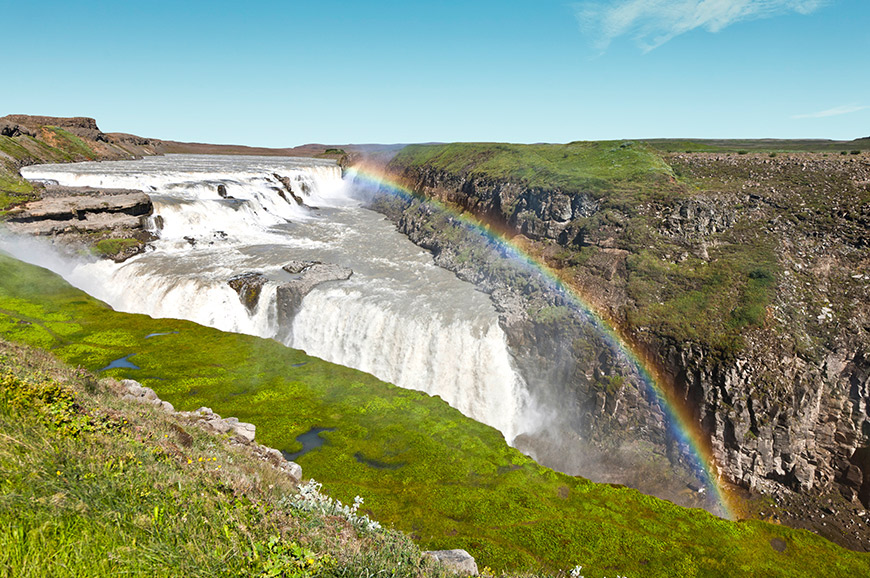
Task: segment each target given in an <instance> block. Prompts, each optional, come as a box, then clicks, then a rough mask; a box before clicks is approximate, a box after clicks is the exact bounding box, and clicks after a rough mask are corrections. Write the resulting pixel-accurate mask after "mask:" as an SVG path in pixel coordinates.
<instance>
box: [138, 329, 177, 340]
mask: <svg viewBox="0 0 870 578" xmlns="http://www.w3.org/2000/svg"><path fill="white" fill-rule="evenodd" d="M161 335H178V331H167V332H166V333H149V334H148V335H146V336H145V339H151V338H152V337H160V336H161Z"/></svg>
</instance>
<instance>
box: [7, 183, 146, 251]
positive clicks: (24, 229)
mask: <svg viewBox="0 0 870 578" xmlns="http://www.w3.org/2000/svg"><path fill="white" fill-rule="evenodd" d="M152 212H153V206H152V204H151V199H150V198H149V197H148V195H146V194H145V193H143V192H141V191H131V190H125V189H91V188H86V187H84V188H77V187H60V186H57V185H47V186H45V187H44V190H43V194H42V198H41V199H40V200H38V201H32V202H29V203H26V204H25V205H23V206H20V207H16V208H14V209H12V210H10V211H8V212H7V214H6V227H7V228H8V229H9V230H10V231H11V232H13V233H16V234H26V235H34V236H38V237H47V238H50V239H52V240H53V241H54V242H56V243H59V244H60V245H62V246H64V247H66V248H69V247H77V246H97V247H100V246H112V240H116V239H117V240H121V239H123V240H124V241H123V242H121V241H118V242H117V243H116V245H117V249H115V250H111V249H110V250H109V251H105V252H104V256H107V257H111V258H113V259H114V260H116V261H123V260H125V259H127V258H129V257H131V256H133V255H135V254H137V253H139V252H141V251H143V250H144V247H145V243H146V242H147V241H150V240H151V239H152V236H151V234H150V233H148V232H147V231H146V228H145V225H146V219H147V218H148V217H149V216H150V215H151V214H152ZM100 241H103V245H99V242H100Z"/></svg>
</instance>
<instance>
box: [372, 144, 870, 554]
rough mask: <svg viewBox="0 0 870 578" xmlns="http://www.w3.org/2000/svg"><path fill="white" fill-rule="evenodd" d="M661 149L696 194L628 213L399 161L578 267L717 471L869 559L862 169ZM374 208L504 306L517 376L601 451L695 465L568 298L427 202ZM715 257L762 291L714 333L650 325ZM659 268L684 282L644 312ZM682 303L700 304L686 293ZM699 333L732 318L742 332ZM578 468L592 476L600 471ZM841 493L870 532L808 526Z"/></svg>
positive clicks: (737, 281)
mask: <svg viewBox="0 0 870 578" xmlns="http://www.w3.org/2000/svg"><path fill="white" fill-rule="evenodd" d="M664 158H665V160H666V161H667V162H668V163H669V165H670V167H672V168H673V170H674V174H675V175H677V176H680V177H682V176H684V177H687V178H691V179H692V182H693V183H700V185H694V186H696V187H698V188H699V189H700V190H699V191H697V192H688V191H686V189H679V183H678V182H677V181H675V180H674V179H671V181H672V186H673V187H674V190H675V191H676V193H675V194H674V195H672V198H668V196H667V195H658V196H656V195H651V196H650V199H649V200H647V201H644V202H641V203H637V204H635V205H630V206H629V205H626V204H625V203H622V204H621V205H620V204H617V203H614V202H610V203H609V204H608V200H607V193H603V194H602V192H601V191H590V192H589V193H584V192H583V191H574V192H573V193H571V194H567V193H565V192H564V191H562V190H560V189H559V188H558V187H553V188H551V189H549V190H545V189H542V188H540V187H534V188H524V187H523V185H522V183H520V182H510V181H506V180H499V179H492V178H488V177H483V176H481V175H480V174H474V175H472V174H470V173H469V174H466V173H464V172H463V171H446V170H443V169H436V168H433V167H431V166H427V165H421V166H394V167H392V170H394V171H395V174H394V176H395V177H396V178H398V179H399V180H401V181H402V182H403V183H405V184H406V185H407V186H408V187H409V188H411V189H412V190H414V191H415V192H416V193H417V194H418V195H419V197H420V198H426V199H435V200H438V201H441V202H445V203H448V204H449V205H450V206H452V207H454V208H456V209H457V210H462V211H468V212H471V213H473V214H474V215H475V216H477V217H478V218H480V219H481V220H484V221H486V222H488V223H492V224H494V226H496V227H498V228H500V229H502V230H505V231H507V232H508V235H509V236H512V237H513V243H514V244H515V245H518V246H520V247H527V248H529V250H530V252H532V253H533V254H536V255H538V256H539V258H540V259H541V260H544V261H547V262H548V263H550V264H551V266H555V267H557V268H559V267H570V268H571V279H572V284H573V285H574V287H575V288H577V289H578V290H579V291H580V292H582V294H583V295H584V297H585V298H586V300H587V301H588V302H589V303H591V304H594V305H596V306H598V308H599V310H600V311H604V312H605V314H606V316H607V317H609V318H610V319H612V320H613V321H614V322H615V323H616V324H617V325H619V326H620V327H621V330H622V331H623V335H624V336H625V338H626V339H628V340H630V342H631V343H633V344H634V346H635V347H636V349H637V350H639V351H643V352H644V354H645V355H646V356H647V357H648V358H649V360H651V361H652V362H653V363H655V364H656V365H658V366H659V368H660V369H661V371H662V372H663V373H662V374H663V375H664V376H665V377H666V378H667V379H666V381H668V382H669V387H671V388H672V389H673V393H674V395H675V397H677V398H679V399H682V400H683V402H684V405H685V406H686V407H687V408H688V410H689V412H690V413H691V414H692V415H693V416H694V421H696V423H697V424H699V426H700V428H701V430H702V431H704V432H706V435H707V436H709V442H710V445H711V449H712V451H713V453H714V455H715V457H716V462H717V464H718V466H719V468H720V472H719V473H720V475H721V476H722V477H723V479H724V480H726V481H729V482H731V483H733V484H736V485H737V486H739V487H742V488H746V489H747V490H749V491H750V492H753V493H762V494H767V495H771V496H775V497H776V500H777V503H783V504H785V503H788V504H791V505H792V506H793V505H794V504H795V500H797V501H798V502H800V503H801V504H802V510H801V511H805V512H806V513H807V515H806V516H805V517H803V518H802V520H803V521H802V522H801V521H798V520H796V519H795V518H793V517H791V518H790V517H789V516H787V515H785V513H784V512H782V511H781V512H780V514H781V516H780V514H774V515H775V516H777V517H778V519H782V520H783V521H786V522H787V523H790V524H791V525H798V526H801V525H802V524H803V526H802V527H810V528H811V529H813V530H815V531H817V532H820V533H822V534H825V535H826V536H828V537H829V538H832V539H835V540H837V541H840V542H841V543H842V544H844V545H847V546H849V547H853V548H860V547H861V546H860V544H862V543H867V539H868V538H870V531H868V530H867V527H866V525H864V526H861V524H860V523H859V522H860V519H861V518H860V516H859V515H858V513H857V512H859V510H860V511H863V510H864V508H866V507H867V506H868V505H870V458H868V455H870V274H868V273H867V271H868V266H870V253H868V241H867V239H870V198H868V197H867V193H868V190H870V185H868V183H870V161H868V160H867V157H866V155H861V156H858V157H853V156H849V157H846V156H844V155H839V156H827V155H822V154H792V155H782V154H780V155H778V156H777V155H767V154H764V155H761V154H756V155H735V154H730V155H728V154H721V155H717V154H691V155H686V154H671V155H665V157H664ZM680 191H686V192H680ZM375 207H376V208H378V209H379V210H381V211H383V212H385V213H386V214H388V215H389V216H390V217H391V218H392V219H393V220H394V221H395V222H396V224H397V227H398V228H399V230H400V231H402V232H403V233H405V234H407V235H408V236H409V237H410V238H411V240H413V241H414V242H416V243H418V244H419V245H421V246H423V247H425V248H427V249H429V250H431V251H432V252H433V254H434V257H435V261H436V263H437V264H439V265H441V266H444V267H447V268H449V269H451V270H453V271H456V272H457V273H458V274H459V275H460V277H462V278H464V279H466V280H469V281H471V282H473V283H476V284H477V285H478V286H480V287H481V288H482V289H483V290H485V291H487V292H489V293H490V294H491V295H492V298H493V301H494V303H495V304H496V307H497V308H498V309H499V312H500V314H501V322H502V326H503V327H504V329H505V331H506V333H507V335H508V339H509V344H510V345H511V347H512V350H513V351H514V352H515V354H516V356H517V361H518V365H519V367H520V369H521V372H522V373H523V374H524V376H525V377H526V380H527V381H528V382H529V384H530V386H532V387H533V389H542V388H543V389H545V390H546V391H547V392H548V393H546V394H545V393H538V394H537V395H538V396H539V397H540V398H542V399H544V400H545V401H546V399H545V398H546V397H547V396H551V397H552V398H553V399H554V401H556V402H559V403H561V404H562V405H563V409H567V410H568V414H569V415H571V416H573V417H572V418H571V420H570V421H571V423H569V424H567V425H566V428H567V429H570V430H573V431H574V432H575V433H576V436H579V437H580V438H583V439H584V440H586V441H587V442H589V443H590V445H591V446H593V447H598V448H600V449H602V450H603V453H604V454H605V455H606V454H607V453H608V451H613V448H618V449H617V450H616V451H615V452H613V455H619V452H622V451H629V452H630V451H632V449H637V448H640V453H634V454H633V456H634V457H633V458H632V459H635V460H636V459H637V458H638V456H643V451H644V450H643V448H647V449H651V450H652V454H655V455H662V454H663V455H666V456H668V458H669V459H670V460H671V461H675V462H677V463H682V462H685V461H686V460H685V458H686V453H685V447H683V446H681V444H680V443H679V441H678V440H675V439H673V436H671V435H670V433H669V429H670V424H669V422H668V419H669V418H668V417H667V416H666V415H665V414H664V413H663V412H662V410H661V407H660V405H659V403H658V402H657V400H656V398H655V396H653V395H651V394H650V392H648V391H646V390H645V388H644V386H643V385H642V383H640V382H638V380H637V379H636V378H634V377H632V371H631V368H630V367H627V364H626V362H625V359H624V358H621V357H620V355H619V354H618V352H617V351H614V349H613V347H612V346H611V344H609V343H608V342H607V340H606V339H602V338H601V337H600V335H599V334H598V332H596V331H595V328H594V323H593V324H591V325H590V323H589V322H588V320H587V321H584V318H583V314H582V312H580V311H578V308H577V307H576V304H574V303H571V302H570V300H569V301H566V300H565V299H564V297H563V296H561V295H559V294H558V292H553V291H552V290H551V289H550V288H548V287H547V284H546V283H542V282H540V280H539V279H537V278H536V275H537V273H536V272H535V271H534V270H532V271H531V272H530V271H522V270H520V268H518V267H517V266H515V265H513V264H511V263H510V262H509V260H506V259H504V258H503V257H504V255H501V254H500V251H501V250H500V249H498V248H497V247H496V246H495V245H492V244H488V242H487V241H485V240H481V239H482V238H481V237H480V236H479V235H470V234H466V233H465V231H466V229H465V228H464V227H463V226H462V225H461V223H460V222H459V221H458V220H457V219H455V218H453V217H451V216H450V215H444V214H441V213H439V212H438V211H437V210H436V209H435V208H433V207H432V206H430V205H428V204H427V203H425V202H422V201H420V200H403V201H400V200H396V199H391V198H387V197H382V198H379V199H377V200H376V201H375ZM472 237H475V238H474V239H473V238H472ZM638 239H640V242H638ZM487 245H489V247H486V246H487ZM732 247H738V248H739V249H740V250H741V251H742V252H737V251H736V250H732ZM756 249H757V251H756ZM754 251H755V252H754ZM734 255H738V256H739V258H740V259H744V260H745V264H744V261H737V259H738V257H735V256H734ZM722 259H732V260H733V262H734V263H736V265H734V267H733V268H734V269H737V270H739V271H745V272H746V273H745V274H746V276H745V277H735V278H734V279H733V280H731V281H730V283H731V285H728V284H727V283H725V282H723V285H722V286H723V288H724V289H723V290H725V291H743V292H746V291H750V290H754V291H759V292H764V291H767V292H768V293H764V294H765V295H768V297H766V298H765V299H767V300H766V301H765V299H762V298H759V299H758V301H759V302H760V303H762V305H759V306H757V307H758V309H756V310H754V311H750V312H749V313H747V312H746V311H744V310H742V309H735V310H733V311H732V312H731V317H730V318H729V317H728V314H727V311H726V312H725V313H726V314H725V315H724V317H723V319H724V321H721V322H720V323H719V325H718V326H717V325H714V324H707V325H705V323H706V321H705V320H704V319H702V318H699V319H696V320H694V321H693V320H692V319H691V317H690V316H691V313H684V314H685V315H687V316H689V321H687V323H689V324H690V325H688V326H682V327H687V328H686V329H679V327H681V326H677V329H673V327H674V326H675V325H676V324H675V323H671V325H668V324H652V323H650V321H649V320H650V319H654V317H653V316H652V315H650V314H647V313H645V312H646V311H655V310H656V309H655V308H656V307H660V304H659V302H661V303H665V302H666V300H667V299H673V295H674V293H675V292H676V293H677V294H679V292H681V291H682V292H684V293H685V294H686V295H691V296H692V298H694V299H698V298H700V296H701V295H703V293H700V292H699V291H701V290H703V286H699V287H698V288H697V289H696V288H695V287H693V286H691V283H692V281H691V278H692V277H691V275H689V274H686V275H684V276H682V277H681V276H680V275H683V272H684V271H686V270H698V269H696V268H699V267H712V268H717V267H719V268H720V269H721V270H722V271H723V272H726V273H727V272H728V271H730V269H727V268H726V267H724V266H722V265H721V260H722ZM656 262H657V263H660V264H661V265H658V266H659V267H664V268H666V270H670V271H673V272H674V273H673V274H672V275H673V276H674V278H676V279H686V280H687V281H684V282H683V283H684V284H685V285H687V286H684V287H679V286H668V285H667V283H669V282H670V283H673V282H672V281H667V278H666V277H662V279H663V281H660V283H665V285H664V286H662V285H650V290H651V291H654V292H655V291H659V292H661V293H660V294H659V296H655V295H654V296H653V298H652V299H651V300H650V302H649V303H646V304H639V303H638V302H637V297H636V295H637V293H636V292H634V293H633V290H634V289H635V287H634V286H633V284H636V283H639V282H640V281H642V280H643V276H642V275H640V273H644V270H642V269H641V270H638V268H639V267H642V266H644V267H650V266H656V265H655V263H656ZM648 263H651V265H647V264H648ZM712 270H717V271H718V270H719V269H712ZM723 274H724V273H723ZM741 274H744V273H741ZM710 278H712V279H714V280H715V279H716V277H715V276H712V277H707V279H710ZM759 294H761V293H759ZM704 298H705V299H711V298H713V297H712V295H711V296H709V297H704ZM764 303H766V305H765V304H764ZM684 307H685V308H686V309H684V310H683V311H691V309H688V308H690V307H692V305H691V302H690V301H686V304H685V306H684ZM663 310H664V309H663ZM665 311H666V310H665ZM676 311H677V312H679V311H680V309H679V308H677V309H676ZM750 313H751V315H750ZM747 319H748V320H747ZM666 321H671V320H666ZM692 323H696V324H697V325H698V326H699V327H701V328H704V329H705V330H707V329H706V327H707V326H712V327H724V328H725V330H728V331H730V332H731V333H730V334H729V335H731V337H729V339H731V341H727V340H723V339H719V337H720V336H718V335H710V334H705V333H704V332H703V331H702V330H701V329H693V328H692V327H691V324H692ZM668 327H671V329H668ZM735 327H738V328H739V327H742V329H740V330H739V331H738V330H736V329H734V328H735ZM707 331H709V330H707ZM717 339H719V340H718V341H717ZM542 368H543V369H542ZM554 437H555V436H554ZM554 442H555V440H553V439H550V440H547V439H546V437H545V436H535V435H532V436H529V438H528V439H519V440H518V441H517V445H518V447H521V449H523V448H524V446H525V449H526V450H527V451H532V452H533V453H536V454H537V455H538V457H539V458H542V457H543V459H542V461H543V462H544V463H547V462H548V458H547V455H550V456H551V457H550V458H549V462H550V464H551V465H554V466H555V467H557V468H558V469H563V470H565V471H571V467H567V468H566V467H565V464H564V463H563V464H559V463H558V460H559V459H564V456H565V455H567V453H566V452H565V451H564V449H565V448H560V447H559V446H558V444H557V445H556V446H554V445H553V443H554ZM607 448H610V450H608V449H607ZM554 459H555V463H554ZM629 461H630V460H629ZM568 465H569V466H570V464H568ZM578 468H579V469H581V470H583V474H584V475H587V476H589V475H590V474H589V473H588V470H587V469H586V468H588V464H580V465H579V466H578ZM617 469H618V468H617ZM578 473H579V472H578ZM590 477H593V478H595V477H597V476H596V475H594V474H593V475H591V476H590ZM613 481H616V480H613ZM622 483H626V482H625V481H624V480H623V481H622ZM629 483H631V484H632V485H634V484H633V483H632V482H631V480H629ZM641 487H643V485H642V484H641ZM644 489H646V490H647V491H649V488H648V487H647V488H644ZM829 500H833V501H835V502H836V501H840V502H842V504H841V506H842V509H843V511H849V512H852V514H850V515H849V519H850V520H852V522H849V524H853V523H857V524H858V526H861V527H859V528H858V530H856V528H855V527H850V528H849V529H848V532H846V531H845V528H839V530H837V531H833V530H831V529H830V528H831V527H837V526H836V524H835V523H834V522H833V521H832V522H831V524H829V525H827V526H825V527H823V523H822V522H819V523H818V524H817V525H815V526H806V525H805V524H806V522H807V520H808V519H809V518H811V517H813V516H815V514H817V513H818V512H821V508H822V507H829V506H822V505H821V504H823V503H824V504H827V503H828V501H829ZM677 501H680V500H677ZM775 510H776V509H775V508H773V509H768V511H767V514H765V515H771V514H770V512H771V511H775ZM815 519H820V518H815ZM828 519H829V520H831V518H830V516H829V518H828ZM855 520H859V522H855ZM826 528H827V529H826ZM861 528H863V529H861ZM856 531H857V538H856V534H855V532H856ZM838 532H839V536H840V537H838ZM862 532H863V533H862ZM848 536H851V537H848Z"/></svg>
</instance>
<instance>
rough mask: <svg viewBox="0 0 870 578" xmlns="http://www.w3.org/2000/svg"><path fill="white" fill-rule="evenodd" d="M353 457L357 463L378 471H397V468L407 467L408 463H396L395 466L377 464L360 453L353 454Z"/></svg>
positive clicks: (376, 461)
mask: <svg viewBox="0 0 870 578" xmlns="http://www.w3.org/2000/svg"><path fill="white" fill-rule="evenodd" d="M353 457H354V459H355V460H356V461H358V462H359V463H361V464H365V465H367V466H370V467H373V468H375V469H378V470H398V469H399V468H402V467H405V466H407V465H408V462H397V463H395V464H388V463H386V462H379V461H378V460H371V459H369V458H367V457H365V456H364V455H362V452H357V453H355V454H353Z"/></svg>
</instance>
